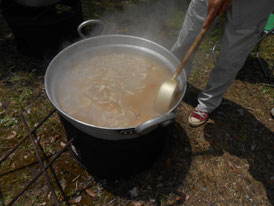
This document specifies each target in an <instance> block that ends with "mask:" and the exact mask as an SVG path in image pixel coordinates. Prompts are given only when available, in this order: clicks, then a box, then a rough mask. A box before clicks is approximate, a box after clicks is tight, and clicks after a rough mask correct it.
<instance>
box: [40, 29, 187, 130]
mask: <svg viewBox="0 0 274 206" xmlns="http://www.w3.org/2000/svg"><path fill="white" fill-rule="evenodd" d="M106 37H107V38H108V37H109V38H110V37H127V38H134V39H139V40H142V41H144V42H149V43H150V44H153V45H155V46H157V47H160V48H161V49H162V50H165V51H166V52H168V53H169V54H170V55H171V56H172V57H173V58H174V59H175V60H176V62H177V63H178V65H179V64H180V62H179V60H178V59H177V57H176V56H175V55H174V54H172V52H170V50H168V49H166V48H165V47H163V46H161V45H159V44H157V43H155V42H153V41H151V40H148V39H145V38H142V37H138V36H132V35H124V34H106V35H100V36H95V37H87V38H85V39H81V40H79V41H77V42H74V43H73V44H71V45H69V46H68V47H66V48H64V49H63V50H61V51H60V52H59V53H58V54H57V55H56V56H55V57H54V58H53V59H52V60H51V62H50V63H49V65H48V67H47V70H46V73H45V79H44V82H45V90H46V94H47V96H48V98H49V100H50V102H51V103H52V104H53V106H54V107H55V108H56V109H57V110H58V112H59V113H61V115H63V116H64V117H65V118H68V119H70V120H73V121H75V122H77V123H78V124H81V125H84V126H87V127H93V128H97V129H104V130H112V131H113V130H114V131H121V130H129V131H131V130H134V129H135V128H136V127H138V126H139V125H137V126H135V127H126V128H122V127H118V128H117V127H116V128H111V127H103V126H97V125H93V124H89V123H86V122H83V121H81V120H78V119H75V118H74V117H72V116H70V115H69V114H67V113H66V112H65V111H63V110H62V109H61V108H60V107H59V105H58V104H57V103H55V101H54V100H53V98H52V97H51V95H50V92H49V89H48V83H47V82H48V81H47V79H48V76H49V68H51V67H52V65H53V64H54V62H55V61H56V59H57V58H59V56H60V55H62V54H63V53H65V52H66V51H67V50H69V49H71V48H72V47H74V46H75V45H77V44H79V43H80V42H82V43H83V42H85V41H90V39H98V38H106ZM182 72H184V73H185V71H184V70H183V71H182ZM184 77H185V84H187V80H186V74H185V75H184ZM185 92H186V85H185V86H184V88H183V91H182V95H181V97H180V99H179V100H178V102H177V103H176V104H175V105H174V106H173V107H172V108H171V109H170V110H169V111H168V112H166V113H165V114H167V113H171V112H175V109H176V108H177V106H178V105H179V104H180V102H181V101H182V99H183V97H184V95H185ZM163 115H164V114H162V115H159V116H163ZM159 116H157V117H159ZM157 117H154V118H152V119H149V120H148V121H151V120H153V119H155V118H157ZM148 121H146V122H148ZM144 123H145V122H143V123H141V124H140V125H142V124H144Z"/></svg>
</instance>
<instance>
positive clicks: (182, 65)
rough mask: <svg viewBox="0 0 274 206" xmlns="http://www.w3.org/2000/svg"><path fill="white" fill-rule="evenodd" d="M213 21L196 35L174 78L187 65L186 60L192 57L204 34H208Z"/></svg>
mask: <svg viewBox="0 0 274 206" xmlns="http://www.w3.org/2000/svg"><path fill="white" fill-rule="evenodd" d="M210 25H211V23H209V24H208V26H207V27H204V28H203V29H202V30H201V31H200V33H199V35H198V36H197V37H196V39H195V41H194V42H193V43H192V45H191V47H190V48H189V49H188V51H187V53H186V55H185V56H184V59H183V60H182V62H181V64H180V65H179V66H178V67H177V70H176V72H175V74H174V76H173V78H174V79H176V78H177V76H178V75H179V74H180V73H181V71H182V69H183V67H184V66H185V64H186V62H187V61H188V59H189V58H190V56H191V54H192V53H193V52H194V50H195V49H196V47H197V46H198V45H199V43H200V42H201V40H202V39H203V37H204V35H205V34H206V32H207V30H208V29H209V27H210Z"/></svg>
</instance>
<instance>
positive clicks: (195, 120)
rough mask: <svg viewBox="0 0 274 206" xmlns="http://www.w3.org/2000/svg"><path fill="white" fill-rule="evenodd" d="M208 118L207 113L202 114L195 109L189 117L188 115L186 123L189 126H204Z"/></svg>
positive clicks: (202, 112)
mask: <svg viewBox="0 0 274 206" xmlns="http://www.w3.org/2000/svg"><path fill="white" fill-rule="evenodd" d="M208 117H209V113H207V112H204V111H202V110H200V109H198V108H197V107H196V108H195V110H194V111H193V112H192V113H191V115H189V117H188V123H189V124H190V126H193V127H198V126H201V125H202V124H204V123H205V122H206V121H207V120H208Z"/></svg>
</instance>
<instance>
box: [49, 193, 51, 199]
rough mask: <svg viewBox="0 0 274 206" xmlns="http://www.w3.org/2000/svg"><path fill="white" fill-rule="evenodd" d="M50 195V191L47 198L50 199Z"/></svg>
mask: <svg viewBox="0 0 274 206" xmlns="http://www.w3.org/2000/svg"><path fill="white" fill-rule="evenodd" d="M50 197H51V192H49V194H48V200H49V199H50Z"/></svg>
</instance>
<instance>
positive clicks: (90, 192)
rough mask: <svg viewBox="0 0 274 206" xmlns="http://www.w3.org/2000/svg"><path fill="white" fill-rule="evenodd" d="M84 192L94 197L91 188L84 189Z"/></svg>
mask: <svg viewBox="0 0 274 206" xmlns="http://www.w3.org/2000/svg"><path fill="white" fill-rule="evenodd" d="M86 193H88V194H89V196H91V197H96V194H95V193H94V191H93V189H86Z"/></svg>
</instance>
